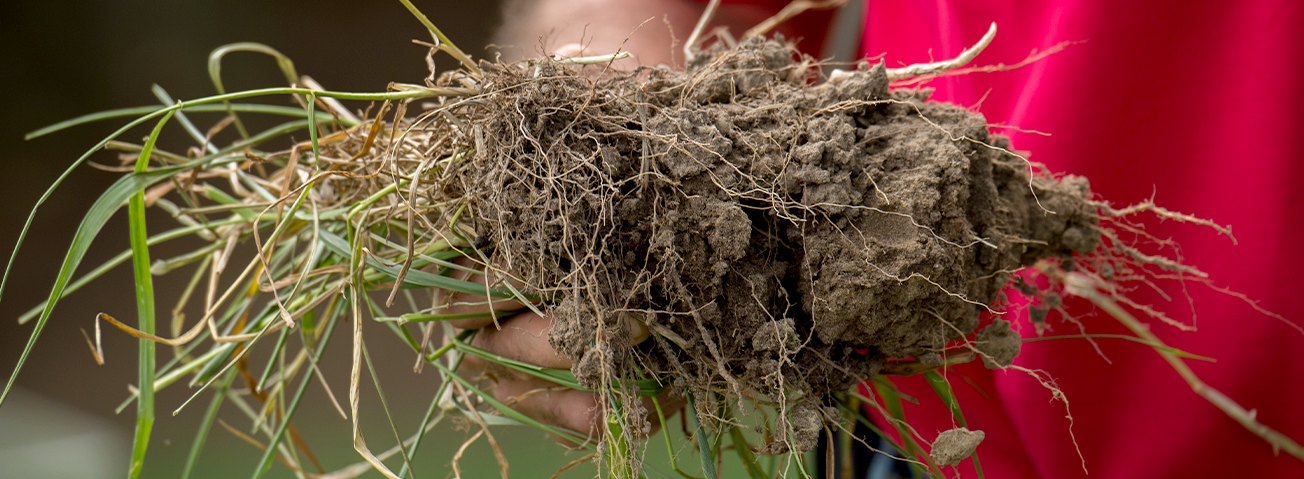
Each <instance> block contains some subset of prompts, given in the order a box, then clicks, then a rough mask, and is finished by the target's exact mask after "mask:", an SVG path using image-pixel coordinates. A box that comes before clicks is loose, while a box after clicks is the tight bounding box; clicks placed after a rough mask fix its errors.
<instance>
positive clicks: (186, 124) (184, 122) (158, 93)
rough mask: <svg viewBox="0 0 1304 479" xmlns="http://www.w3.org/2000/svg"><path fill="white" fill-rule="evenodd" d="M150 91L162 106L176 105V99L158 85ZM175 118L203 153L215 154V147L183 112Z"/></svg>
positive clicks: (178, 113)
mask: <svg viewBox="0 0 1304 479" xmlns="http://www.w3.org/2000/svg"><path fill="white" fill-rule="evenodd" d="M150 90H151V91H153V92H154V97H156V98H158V100H159V101H161V102H163V105H164V106H172V105H175V104H177V101H176V99H174V98H172V95H168V92H167V90H164V89H163V87H161V86H159V85H158V84H155V85H154V86H152V87H150ZM176 117H177V122H178V123H181V126H182V127H183V128H185V129H186V133H189V134H190V137H191V138H194V140H195V142H196V143H199V146H200V147H202V148H203V149H204V151H207V152H209V153H217V145H214V144H213V143H212V142H210V141H208V139H207V138H205V137H204V133H203V132H201V131H199V128H196V127H195V124H194V123H191V122H190V118H188V117H186V114H185V112H181V111H178V112H177V115H176Z"/></svg>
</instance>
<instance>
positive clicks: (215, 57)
mask: <svg viewBox="0 0 1304 479" xmlns="http://www.w3.org/2000/svg"><path fill="white" fill-rule="evenodd" d="M232 52H255V53H262V54H265V55H268V56H271V57H272V58H275V59H276V65H277V66H278V67H280V68H281V73H284V74H285V79H286V83H288V84H290V85H294V84H295V83H296V82H298V81H299V75H298V73H296V72H295V71H294V62H292V61H290V58H289V57H287V56H285V55H283V54H281V52H279V51H276V49H275V48H272V47H269V46H267V45H263V44H261V43H254V42H240V43H230V44H227V45H222V46H220V47H217V48H216V49H214V50H213V52H212V53H209V54H208V78H209V79H210V80H212V81H213V88H215V89H217V93H218V94H222V93H226V88H225V87H224V86H223V85H222V59H223V58H225V57H226V54H228V53H232ZM224 103H225V102H224ZM227 114H228V115H231V119H232V120H234V121H235V127H236V129H237V130H239V131H240V137H241V138H249V131H248V130H245V126H244V123H243V122H241V121H240V117H239V116H238V115H236V114H235V111H233V110H231V109H230V107H229V105H228V108H227Z"/></svg>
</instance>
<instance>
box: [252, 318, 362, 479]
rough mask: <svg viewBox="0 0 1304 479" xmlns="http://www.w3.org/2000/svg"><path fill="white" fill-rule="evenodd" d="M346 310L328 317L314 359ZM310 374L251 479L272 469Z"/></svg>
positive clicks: (286, 412) (302, 382)
mask: <svg viewBox="0 0 1304 479" xmlns="http://www.w3.org/2000/svg"><path fill="white" fill-rule="evenodd" d="M345 309H346V308H335V310H334V311H333V312H332V314H331V315H330V320H329V321H327V322H326V330H325V331H323V332H322V335H321V340H320V341H318V342H317V351H316V357H318V358H320V357H322V353H325V352H326V345H327V344H328V343H330V339H331V332H332V331H334V330H335V324H336V323H338V322H339V318H340V316H341V312H342V311H343V310H345ZM313 377H314V376H313V375H312V374H304V375H303V379H302V380H301V381H299V389H298V390H297V391H295V393H294V399H292V400H291V401H290V405H289V407H288V408H286V410H285V417H284V418H282V419H281V423H280V424H279V425H278V426H277V428H276V433H275V434H274V435H273V436H272V438H271V440H270V441H268V442H267V450H265V451H263V457H262V459H259V460H258V467H257V468H255V469H254V474H253V478H254V479H258V478H260V477H262V476H263V474H266V473H267V471H268V470H270V469H271V468H272V458H273V457H275V456H276V446H277V445H279V444H280V443H281V440H282V439H284V438H285V432H286V431H287V430H288V429H289V427H290V421H291V420H293V419H294V413H295V412H297V411H298V410H299V403H300V402H302V401H303V396H304V394H305V393H307V392H308V385H310V384H312V381H313Z"/></svg>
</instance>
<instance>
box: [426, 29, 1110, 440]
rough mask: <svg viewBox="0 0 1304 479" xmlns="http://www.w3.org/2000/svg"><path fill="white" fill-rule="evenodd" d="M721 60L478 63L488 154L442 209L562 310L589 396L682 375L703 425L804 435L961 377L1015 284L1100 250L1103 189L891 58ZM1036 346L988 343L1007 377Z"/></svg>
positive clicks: (739, 55)
mask: <svg viewBox="0 0 1304 479" xmlns="http://www.w3.org/2000/svg"><path fill="white" fill-rule="evenodd" d="M703 58H704V59H703V60H701V61H699V62H697V63H696V64H694V65H690V68H689V69H688V70H687V71H675V70H670V69H666V68H640V69H638V70H635V71H632V72H619V73H612V72H607V71H604V70H603V68H602V66H600V65H599V66H588V67H576V66H571V65H562V64H559V63H557V62H554V61H552V60H549V59H541V60H536V61H534V62H528V63H518V64H513V65H503V64H489V63H482V68H483V69H484V71H485V80H484V83H483V84H482V85H481V89H482V91H483V92H485V93H484V94H482V95H480V96H479V97H477V98H476V99H475V100H474V101H472V102H468V103H467V106H466V107H465V108H466V109H468V110H469V113H468V114H466V115H465V116H464V117H465V118H468V120H467V121H468V125H467V128H468V129H469V131H470V132H471V135H470V136H472V137H473V140H468V141H474V142H475V151H476V156H475V157H474V158H473V159H472V160H471V161H468V162H466V163H463V164H461V165H460V166H459V168H457V169H454V170H451V171H450V172H449V173H448V174H449V175H451V177H452V179H453V180H452V181H448V182H446V183H445V184H446V185H448V186H446V187H445V191H444V192H443V194H445V195H447V198H463V197H465V198H469V199H470V208H469V209H468V210H467V211H468V213H467V217H468V218H471V221H472V222H473V224H474V225H475V226H474V227H475V231H476V234H477V235H478V237H477V238H476V244H477V245H484V248H483V249H484V250H485V251H486V252H491V254H493V255H494V257H495V261H498V262H500V263H501V264H503V265H505V269H506V270H507V271H508V272H510V273H511V274H513V275H515V276H516V277H518V278H519V279H520V280H521V282H522V283H523V284H525V285H527V286H526V289H527V292H529V293H533V294H538V295H541V296H542V297H544V298H546V299H547V300H548V301H547V302H546V309H545V313H546V314H548V315H549V316H550V317H551V319H552V324H553V326H552V330H551V333H550V337H549V339H550V342H551V344H552V345H553V346H554V347H555V348H556V349H557V350H558V351H559V352H561V353H563V354H565V355H567V356H569V357H571V358H573V359H575V360H576V362H575V367H574V369H573V372H574V373H575V375H576V376H577V378H578V379H579V380H580V381H581V383H582V384H584V385H586V386H596V385H612V384H615V381H616V380H618V379H630V378H635V377H643V375H645V374H649V373H650V374H655V375H658V376H660V377H666V378H675V379H674V384H673V386H674V387H675V388H676V390H677V391H679V392H688V393H692V394H693V395H694V397H696V398H699V400H698V401H697V404H698V405H699V406H698V407H699V409H700V412H703V413H704V414H702V415H703V416H706V415H707V414H705V413H706V412H709V411H714V410H715V409H714V408H716V407H718V403H717V402H715V401H713V400H712V399H711V398H713V397H715V394H713V393H723V395H724V396H727V397H752V398H760V399H762V400H763V401H768V402H769V403H770V404H773V405H775V406H776V407H778V408H780V409H782V410H786V411H789V414H788V415H787V417H795V419H793V420H785V422H788V423H789V424H790V425H792V423H794V422H800V423H802V427H801V428H798V429H799V430H796V431H795V433H796V434H797V435H798V436H802V435H803V434H805V433H808V432H815V431H816V430H817V429H818V428H816V427H813V426H810V425H809V424H806V423H809V422H812V421H816V422H818V421H819V419H818V417H820V416H819V415H817V414H815V413H814V412H813V411H814V409H813V407H815V406H812V405H811V404H809V403H811V402H814V399H813V398H815V397H817V396H819V395H820V394H822V393H824V392H827V391H838V390H847V389H849V388H851V387H852V386H853V385H854V384H856V383H857V382H859V381H863V380H866V379H869V378H872V377H874V376H875V375H876V374H877V373H878V372H879V369H880V367H882V365H883V364H884V363H885V362H886V361H890V360H896V359H916V360H920V361H922V362H925V363H941V362H942V358H941V357H940V356H939V353H941V352H942V351H943V348H944V347H945V346H946V345H947V344H948V343H949V342H952V341H955V340H958V339H961V338H964V337H966V336H969V335H970V334H971V333H972V332H973V331H974V330H975V329H977V328H978V326H979V325H980V316H981V315H982V313H984V312H985V311H987V310H988V306H987V305H989V304H993V303H995V302H997V301H998V300H999V299H1000V295H1001V291H1002V289H1003V288H1004V287H1005V286H1006V285H1007V283H1008V282H1009V280H1010V273H1009V272H1010V271H1013V270H1016V269H1018V268H1020V267H1022V266H1026V265H1029V264H1031V263H1033V262H1035V261H1036V260H1038V259H1040V258H1046V257H1052V256H1057V255H1058V256H1067V255H1070V254H1072V253H1073V252H1078V253H1084V254H1085V253H1088V252H1091V251H1092V250H1094V249H1096V247H1097V245H1098V244H1099V238H1100V231H1099V230H1098V228H1097V226H1096V224H1097V217H1096V216H1095V214H1094V210H1093V208H1092V207H1091V206H1090V204H1089V203H1088V198H1089V197H1090V195H1091V193H1090V189H1089V187H1088V184H1087V181H1086V180H1085V179H1083V178H1079V177H1073V176H1064V177H1058V178H1056V177H1052V176H1050V175H1046V174H1042V173H1037V174H1033V173H1032V172H1031V171H1032V168H1033V165H1031V164H1030V163H1028V162H1027V161H1025V160H1024V159H1022V158H1021V157H1020V156H1017V155H1016V154H1014V153H1013V152H1012V151H1011V149H1010V144H1009V141H1008V139H1006V138H1004V137H1002V136H999V135H995V134H992V133H990V132H989V131H988V125H987V122H986V120H985V119H984V118H983V117H982V115H980V114H977V113H974V112H971V111H968V110H966V109H964V108H961V107H958V106H955V105H950V104H945V103H937V102H930V101H928V97H929V94H930V93H931V90H927V89H923V90H913V89H890V88H889V82H888V78H887V75H886V73H885V70H884V66H883V64H881V63H880V64H878V65H870V64H867V63H862V64H861V65H859V68H858V69H857V71H856V72H854V74H852V75H851V76H849V77H845V78H843V79H842V80H841V81H840V82H838V83H836V84H832V83H828V82H823V83H820V81H819V80H820V78H819V68H818V67H817V66H813V65H812V62H811V61H809V59H804V58H801V57H800V56H799V55H798V54H797V53H796V52H795V50H794V49H792V48H791V47H790V46H789V45H787V44H785V43H784V42H783V41H782V40H781V39H779V40H771V41H764V42H762V41H760V40H753V41H749V42H746V43H744V44H743V45H740V46H739V47H738V48H736V49H733V50H729V51H716V52H714V53H713V54H711V55H705V56H704V57H703ZM817 83H818V86H815V85H816V84H817ZM630 321H638V322H641V323H642V324H643V325H646V326H647V328H648V329H650V330H651V331H652V333H653V334H652V338H653V340H650V341H644V342H642V343H640V344H633V342H632V341H630V340H629V336H630V334H629V328H630V325H631V324H632V323H630ZM640 327H641V326H640ZM1018 339H1019V338H1018V334H1017V333H1015V332H1014V331H1012V330H1010V328H1009V323H1008V322H1004V321H997V322H995V323H993V324H992V325H991V326H988V327H987V328H985V329H983V330H982V332H980V333H979V334H978V335H977V337H976V340H974V341H973V344H975V345H976V346H977V349H978V351H979V352H981V353H983V354H982V355H983V356H984V361H985V362H986V363H987V364H988V366H989V367H999V366H1003V365H1008V364H1009V362H1010V361H1011V360H1012V359H1013V357H1014V355H1015V354H1017V353H1018V345H1019V340H1018ZM623 384H632V382H625V383H623ZM703 398H705V399H703ZM798 406H800V407H798ZM795 439H796V440H795V441H793V442H794V443H796V444H795V445H796V446H797V448H798V449H807V448H809V447H813V444H814V440H813V439H811V440H807V439H809V438H805V437H804V436H802V437H797V438H795Z"/></svg>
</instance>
